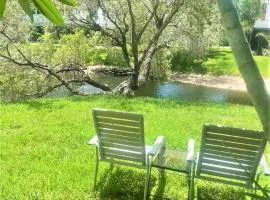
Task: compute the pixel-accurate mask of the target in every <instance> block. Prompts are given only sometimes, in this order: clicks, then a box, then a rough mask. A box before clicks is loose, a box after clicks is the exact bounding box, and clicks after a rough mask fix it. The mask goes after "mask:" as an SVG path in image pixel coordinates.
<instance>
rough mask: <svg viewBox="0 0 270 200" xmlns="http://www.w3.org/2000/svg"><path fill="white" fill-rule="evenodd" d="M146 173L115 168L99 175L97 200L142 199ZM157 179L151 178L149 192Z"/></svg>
mask: <svg viewBox="0 0 270 200" xmlns="http://www.w3.org/2000/svg"><path fill="white" fill-rule="evenodd" d="M145 176H146V172H145V171H144V170H136V169H135V170H134V169H127V168H123V167H115V168H114V169H113V170H110V169H106V170H105V171H104V172H103V173H100V178H99V181H98V184H97V192H98V196H99V199H120V200H121V199H123V200H124V199H125V200H126V199H130V200H137V199H142V198H143V194H144V184H145ZM156 181H157V179H156V178H155V177H154V176H151V183H150V186H149V191H151V189H152V188H153V187H154V186H155V184H156Z"/></svg>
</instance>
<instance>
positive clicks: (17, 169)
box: [0, 96, 266, 199]
mask: <svg viewBox="0 0 270 200" xmlns="http://www.w3.org/2000/svg"><path fill="white" fill-rule="evenodd" d="M0 106H1V107H0V109H1V118H0V122H1V123H0V124H1V126H0V127H1V129H0V131H1V132H0V177H1V178H0V199H121V198H122V199H140V198H141V196H142V194H143V184H144V171H142V170H139V171H137V172H136V171H134V170H131V169H129V168H125V167H121V170H118V168H116V169H115V170H114V171H113V173H111V174H108V165H106V164H103V165H102V167H101V171H100V172H101V173H100V175H101V176H100V184H99V186H100V187H99V190H98V191H99V192H98V193H93V192H92V183H93V182H92V179H93V175H94V165H95V157H94V155H95V154H94V153H95V152H94V148H93V147H89V146H88V145H87V141H88V139H89V138H90V137H91V136H92V135H94V127H93V122H92V116H91V112H90V111H91V109H92V108H96V107H98V108H108V109H115V110H123V111H132V112H138V113H142V114H143V115H144V118H145V138H146V144H151V143H152V142H153V141H154V139H155V138H156V137H157V136H158V135H164V136H166V138H167V146H168V147H170V148H177V149H180V150H186V146H187V140H188V138H190V137H193V138H194V139H195V141H196V150H198V148H199V143H200V137H201V127H202V124H203V123H206V122H207V123H213V124H222V125H228V126H233V127H245V128H250V129H260V123H259V120H258V118H257V115H256V112H255V110H254V108H253V107H249V106H241V105H232V104H215V103H207V102H185V101H172V100H158V99H152V98H124V97H110V96H93V97H71V98H62V99H43V100H31V101H24V102H21V103H8V104H1V105H0ZM153 176H154V177H153V179H152V180H153V181H152V184H151V188H152V190H151V193H152V194H158V193H161V192H160V191H163V190H164V191H165V196H166V197H168V198H170V199H185V198H186V194H187V187H186V182H185V179H184V178H183V177H180V176H178V175H168V176H167V179H166V187H165V188H161V186H160V184H159V181H158V179H157V173H155V172H154V173H153ZM262 181H263V183H265V182H266V181H265V180H262ZM164 186H165V185H164ZM203 186H206V183H203ZM207 189H209V187H208V186H207V188H206V190H207ZM228 194H230V195H232V193H231V192H227V189H226V188H225V189H224V188H223V189H222V190H221V192H217V191H216V189H210V190H209V193H207V194H206V195H210V196H211V195H215V197H216V198H215V199H233V198H232V196H230V195H228ZM218 195H219V196H220V197H218ZM233 197H235V198H236V199H239V198H238V197H236V195H233Z"/></svg>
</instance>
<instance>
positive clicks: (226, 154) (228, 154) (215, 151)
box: [203, 149, 256, 162]
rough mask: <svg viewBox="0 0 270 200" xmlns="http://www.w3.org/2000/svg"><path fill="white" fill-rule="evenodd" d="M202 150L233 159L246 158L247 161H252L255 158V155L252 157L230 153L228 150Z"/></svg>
mask: <svg viewBox="0 0 270 200" xmlns="http://www.w3.org/2000/svg"><path fill="white" fill-rule="evenodd" d="M203 152H205V153H209V154H213V155H217V156H224V157H227V158H232V159H235V160H237V159H242V160H248V161H251V162H254V161H255V160H256V157H254V156H249V155H240V154H232V153H228V152H223V151H217V150H211V149H204V151H203Z"/></svg>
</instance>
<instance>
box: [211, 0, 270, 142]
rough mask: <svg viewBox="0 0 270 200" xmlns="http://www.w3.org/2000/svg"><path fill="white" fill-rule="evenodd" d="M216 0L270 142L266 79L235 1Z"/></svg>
mask: <svg viewBox="0 0 270 200" xmlns="http://www.w3.org/2000/svg"><path fill="white" fill-rule="evenodd" d="M216 1H217V3H218V6H219V10H220V12H221V18H222V21H223V26H224V27H225V30H226V34H227V36H228V40H229V43H230V45H231V47H232V51H233V55H234V57H235V60H236V62H237V65H238V68H239V71H240V73H241V75H242V77H243V79H244V81H245V83H246V87H247V90H248V93H249V94H250V96H251V99H252V101H253V104H254V106H255V109H256V111H257V113H258V116H259V118H260V121H261V123H262V126H263V130H264V132H265V136H266V137H267V138H268V142H269V143H270V137H269V132H270V130H269V125H270V119H269V110H270V109H269V108H270V96H269V94H268V92H267V89H266V86H265V84H264V80H263V78H262V76H261V74H260V72H259V69H258V66H257V64H256V62H255V60H254V58H253V56H252V53H251V50H250V48H249V45H248V42H247V39H246V37H245V34H244V32H243V29H242V26H241V24H240V21H239V18H238V14H237V11H236V8H235V6H234V4H233V1H232V0H216Z"/></svg>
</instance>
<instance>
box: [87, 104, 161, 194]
mask: <svg viewBox="0 0 270 200" xmlns="http://www.w3.org/2000/svg"><path fill="white" fill-rule="evenodd" d="M93 120H94V125H95V130H96V135H95V136H94V137H93V138H92V139H91V140H90V141H89V144H91V145H96V158H97V160H96V171H95V177H94V189H95V188H96V182H97V174H98V165H99V161H106V162H109V163H111V164H119V165H125V166H132V167H136V168H143V169H146V180H145V189H144V199H146V198H147V193H148V187H149V171H150V167H151V162H152V161H153V160H154V159H155V158H156V157H157V156H158V154H159V151H160V149H161V148H162V147H164V145H165V139H164V137H163V136H159V137H157V139H156V141H155V143H154V145H152V146H145V141H144V121H143V115H141V114H135V113H126V112H117V111H108V110H101V109H93Z"/></svg>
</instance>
